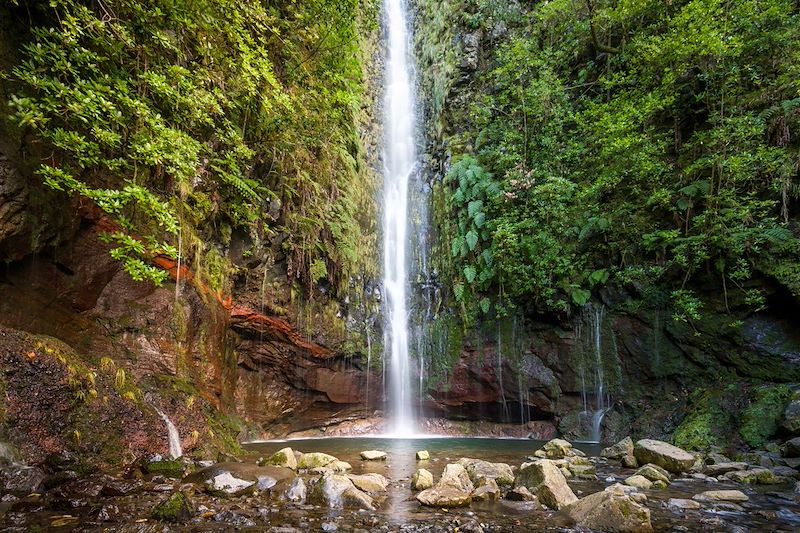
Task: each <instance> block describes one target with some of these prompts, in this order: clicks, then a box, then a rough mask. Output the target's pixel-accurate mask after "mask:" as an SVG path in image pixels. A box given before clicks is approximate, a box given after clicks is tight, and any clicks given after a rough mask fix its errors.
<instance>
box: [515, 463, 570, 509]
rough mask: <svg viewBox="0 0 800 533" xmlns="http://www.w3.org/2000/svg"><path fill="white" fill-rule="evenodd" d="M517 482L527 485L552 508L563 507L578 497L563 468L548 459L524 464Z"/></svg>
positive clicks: (518, 484) (520, 484) (540, 499)
mask: <svg viewBox="0 0 800 533" xmlns="http://www.w3.org/2000/svg"><path fill="white" fill-rule="evenodd" d="M516 484H517V486H524V487H527V488H528V489H529V490H530V491H531V492H532V493H534V494H535V495H536V496H537V497H538V498H539V501H541V502H542V503H543V504H545V505H547V506H548V507H550V508H551V509H561V508H562V507H565V506H567V505H569V504H571V503H573V502H575V501H576V500H577V499H578V498H577V496H575V493H573V492H572V489H571V488H569V485H567V480H566V478H565V477H564V474H562V473H561V470H559V469H558V467H557V466H556V465H555V464H553V462H552V461H549V460H547V459H541V460H539V461H535V462H533V463H525V464H523V465H522V467H520V471H519V475H518V476H517V480H516Z"/></svg>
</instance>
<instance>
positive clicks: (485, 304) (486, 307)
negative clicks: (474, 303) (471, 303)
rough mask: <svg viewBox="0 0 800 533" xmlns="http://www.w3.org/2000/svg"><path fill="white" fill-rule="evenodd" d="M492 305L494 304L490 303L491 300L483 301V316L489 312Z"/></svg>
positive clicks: (484, 299) (485, 299) (481, 303)
mask: <svg viewBox="0 0 800 533" xmlns="http://www.w3.org/2000/svg"><path fill="white" fill-rule="evenodd" d="M491 304H492V302H490V301H489V298H483V299H481V302H480V305H481V311H483V314H486V313H488V312H489V308H490V306H491Z"/></svg>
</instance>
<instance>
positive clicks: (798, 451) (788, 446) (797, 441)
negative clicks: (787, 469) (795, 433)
mask: <svg viewBox="0 0 800 533" xmlns="http://www.w3.org/2000/svg"><path fill="white" fill-rule="evenodd" d="M781 455H783V456H784V457H800V437H795V438H793V439H791V440H787V441H786V442H785V443H784V444H783V446H782V447H781Z"/></svg>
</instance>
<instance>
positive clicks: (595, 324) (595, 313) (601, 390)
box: [580, 306, 611, 442]
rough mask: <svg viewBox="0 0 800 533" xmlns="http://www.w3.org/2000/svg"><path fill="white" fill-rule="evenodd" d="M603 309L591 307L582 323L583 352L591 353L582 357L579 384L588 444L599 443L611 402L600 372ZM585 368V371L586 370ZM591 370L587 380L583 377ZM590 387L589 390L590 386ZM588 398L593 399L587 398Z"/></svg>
mask: <svg viewBox="0 0 800 533" xmlns="http://www.w3.org/2000/svg"><path fill="white" fill-rule="evenodd" d="M604 316H605V308H604V307H602V306H590V307H589V309H588V311H587V312H586V313H585V314H584V321H585V322H586V323H587V326H588V328H587V329H588V339H587V342H586V348H588V351H589V352H590V353H591V354H590V355H589V354H586V355H585V361H584V364H583V365H582V366H581V372H580V373H581V383H582V389H583V390H582V396H583V412H582V413H581V415H582V416H583V418H584V419H587V420H588V422H589V435H588V439H589V441H591V442H600V437H601V425H602V423H603V417H604V416H605V415H606V413H607V412H608V410H609V409H610V408H611V402H610V398H609V395H608V391H607V390H606V378H605V371H604V369H603V331H602V328H603V318H604ZM587 367H588V368H587ZM589 370H591V375H590V376H589V378H591V379H590V380H588V379H587V376H586V373H587V371H589ZM588 382H591V384H592V385H593V387H592V389H591V390H590V388H589V387H590V386H589V383H588ZM590 394H591V396H592V398H590Z"/></svg>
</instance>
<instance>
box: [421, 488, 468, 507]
mask: <svg viewBox="0 0 800 533" xmlns="http://www.w3.org/2000/svg"><path fill="white" fill-rule="evenodd" d="M417 501H418V502H419V503H421V504H422V505H427V506H429V507H463V506H465V505H469V504H470V503H472V494H471V491H470V492H467V491H463V490H459V489H457V488H455V487H451V486H448V485H441V484H439V485H436V486H435V487H432V488H430V489H426V490H423V491H422V492H420V493H419V494H417Z"/></svg>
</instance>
